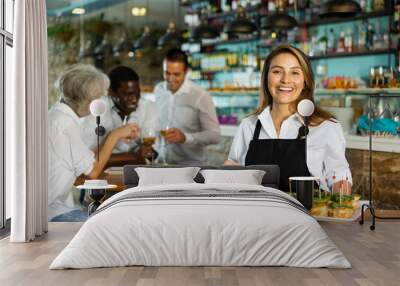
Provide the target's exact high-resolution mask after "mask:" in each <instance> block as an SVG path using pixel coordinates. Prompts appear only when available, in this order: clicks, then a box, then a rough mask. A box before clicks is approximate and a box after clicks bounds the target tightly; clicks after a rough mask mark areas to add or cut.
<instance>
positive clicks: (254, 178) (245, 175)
mask: <svg viewBox="0 0 400 286" xmlns="http://www.w3.org/2000/svg"><path fill="white" fill-rule="evenodd" d="M200 174H201V175H202V176H203V177H204V183H205V184H212V183H226V184H231V183H234V184H247V185H261V182H262V179H263V177H264V175H265V171H261V170H202V171H200Z"/></svg>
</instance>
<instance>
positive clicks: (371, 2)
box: [365, 0, 374, 13]
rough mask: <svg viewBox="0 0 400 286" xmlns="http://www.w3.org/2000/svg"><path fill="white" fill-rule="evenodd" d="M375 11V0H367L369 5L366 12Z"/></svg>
mask: <svg viewBox="0 0 400 286" xmlns="http://www.w3.org/2000/svg"><path fill="white" fill-rule="evenodd" d="M372 11H374V1H373V0H367V7H366V9H365V12H367V13H371V12H372Z"/></svg>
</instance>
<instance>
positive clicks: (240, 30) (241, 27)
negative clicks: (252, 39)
mask: <svg viewBox="0 0 400 286" xmlns="http://www.w3.org/2000/svg"><path fill="white" fill-rule="evenodd" d="M256 29H257V28H256V25H255V24H254V23H253V22H252V21H250V20H249V19H248V18H247V15H246V11H245V9H244V8H243V7H242V6H239V8H238V14H237V16H236V19H235V20H233V21H231V22H228V23H227V24H226V25H225V27H224V32H226V33H227V34H228V36H229V38H231V37H232V36H233V37H234V36H240V35H248V34H252V33H253V32H254V31H255V30H256Z"/></svg>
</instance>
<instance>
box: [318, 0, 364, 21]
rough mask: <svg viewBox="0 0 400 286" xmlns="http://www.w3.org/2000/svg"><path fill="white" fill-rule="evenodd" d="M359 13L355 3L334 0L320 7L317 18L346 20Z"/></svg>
mask: <svg viewBox="0 0 400 286" xmlns="http://www.w3.org/2000/svg"><path fill="white" fill-rule="evenodd" d="M359 13H361V6H360V4H358V3H357V2H356V1H351V0H335V1H328V2H326V3H325V4H324V5H322V7H321V10H320V13H319V16H320V17H321V18H334V17H339V18H348V17H353V16H355V15H357V14H359Z"/></svg>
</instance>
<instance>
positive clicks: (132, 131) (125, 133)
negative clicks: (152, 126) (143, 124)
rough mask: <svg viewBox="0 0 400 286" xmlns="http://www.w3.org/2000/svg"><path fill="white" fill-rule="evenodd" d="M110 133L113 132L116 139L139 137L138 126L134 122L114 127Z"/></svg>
mask: <svg viewBox="0 0 400 286" xmlns="http://www.w3.org/2000/svg"><path fill="white" fill-rule="evenodd" d="M111 134H113V135H114V136H115V137H116V138H117V139H125V138H129V139H136V138H138V137H139V126H138V125H137V124H136V123H128V124H126V125H123V126H121V127H118V128H116V129H114V130H113V131H112V132H111Z"/></svg>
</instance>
